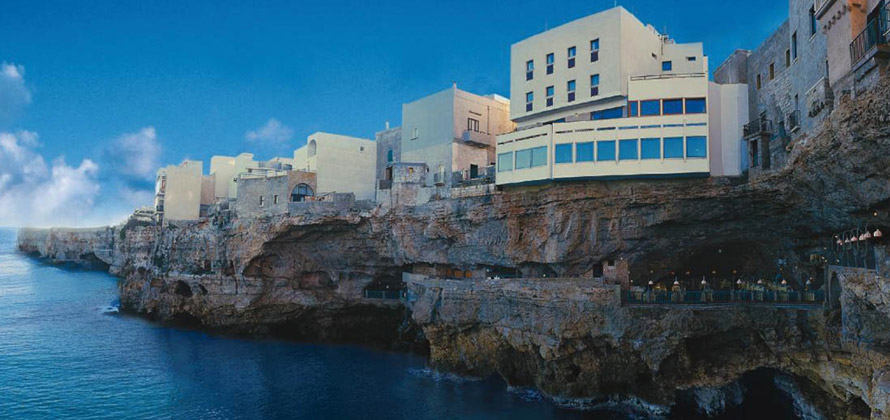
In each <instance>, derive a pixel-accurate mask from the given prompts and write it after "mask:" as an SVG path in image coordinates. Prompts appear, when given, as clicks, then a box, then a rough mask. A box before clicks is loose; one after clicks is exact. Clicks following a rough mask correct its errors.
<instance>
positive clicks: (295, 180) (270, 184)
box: [235, 171, 316, 217]
mask: <svg viewBox="0 0 890 420" xmlns="http://www.w3.org/2000/svg"><path fill="white" fill-rule="evenodd" d="M315 179H316V177H315V173H314V172H305V171H288V172H287V174H286V175H279V176H268V177H267V176H262V177H259V176H258V177H241V178H239V179H238V198H237V199H236V200H235V214H236V215H237V216H238V217H269V216H280V215H284V214H287V213H288V203H290V200H291V192H292V191H293V190H294V187H296V186H297V185H298V184H306V185H308V186H309V187H310V188H312V189H313V191H315V188H316V184H315Z"/></svg>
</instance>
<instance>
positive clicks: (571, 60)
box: [568, 47, 575, 68]
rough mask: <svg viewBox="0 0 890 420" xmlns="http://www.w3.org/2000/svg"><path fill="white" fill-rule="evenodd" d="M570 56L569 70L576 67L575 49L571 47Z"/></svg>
mask: <svg viewBox="0 0 890 420" xmlns="http://www.w3.org/2000/svg"><path fill="white" fill-rule="evenodd" d="M568 55H569V62H568V66H569V68H572V67H575V47H569V50H568Z"/></svg>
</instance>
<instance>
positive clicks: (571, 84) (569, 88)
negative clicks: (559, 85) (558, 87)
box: [566, 80, 575, 102]
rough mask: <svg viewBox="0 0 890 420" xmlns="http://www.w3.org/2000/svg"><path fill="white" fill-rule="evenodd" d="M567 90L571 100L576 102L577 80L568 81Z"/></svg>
mask: <svg viewBox="0 0 890 420" xmlns="http://www.w3.org/2000/svg"><path fill="white" fill-rule="evenodd" d="M566 91H567V92H568V100H569V102H574V101H575V81H574V80H569V81H568V83H566Z"/></svg>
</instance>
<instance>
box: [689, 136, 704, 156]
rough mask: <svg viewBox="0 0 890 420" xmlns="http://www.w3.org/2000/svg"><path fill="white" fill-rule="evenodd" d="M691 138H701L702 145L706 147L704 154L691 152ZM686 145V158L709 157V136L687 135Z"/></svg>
mask: <svg viewBox="0 0 890 420" xmlns="http://www.w3.org/2000/svg"><path fill="white" fill-rule="evenodd" d="M690 140H701V141H702V146H703V147H704V154H702V155H692V154H690V151H691V150H692V148H690V147H689V145H690ZM684 147H685V155H686V159H707V158H708V136H686V138H685V145H684Z"/></svg>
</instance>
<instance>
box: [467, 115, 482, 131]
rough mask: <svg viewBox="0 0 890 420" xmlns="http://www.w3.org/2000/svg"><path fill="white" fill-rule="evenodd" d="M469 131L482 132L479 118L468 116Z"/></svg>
mask: <svg viewBox="0 0 890 420" xmlns="http://www.w3.org/2000/svg"><path fill="white" fill-rule="evenodd" d="M474 127H475V129H474ZM467 131H472V132H475V133H481V131H479V120H477V119H475V118H470V117H467Z"/></svg>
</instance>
